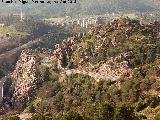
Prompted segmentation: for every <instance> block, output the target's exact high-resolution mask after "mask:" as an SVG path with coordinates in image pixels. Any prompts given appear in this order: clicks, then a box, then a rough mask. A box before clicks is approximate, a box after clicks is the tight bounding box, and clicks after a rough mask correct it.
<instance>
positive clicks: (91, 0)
mask: <svg viewBox="0 0 160 120" xmlns="http://www.w3.org/2000/svg"><path fill="white" fill-rule="evenodd" d="M159 5H160V1H158V0H79V1H78V0H77V3H76V4H74V3H73V4H52V5H49V4H40V3H39V4H34V3H32V2H31V0H30V4H26V5H22V4H18V3H17V4H4V3H0V11H3V13H4V12H7V13H8V12H9V13H16V12H20V9H23V11H25V13H26V14H32V15H33V14H34V15H35V14H36V15H43V16H60V15H79V14H80V15H81V14H92V15H94V14H105V13H108V12H109V13H111V12H126V11H127V12H129V11H136V12H151V11H154V10H158V9H159ZM1 13H2V12H1Z"/></svg>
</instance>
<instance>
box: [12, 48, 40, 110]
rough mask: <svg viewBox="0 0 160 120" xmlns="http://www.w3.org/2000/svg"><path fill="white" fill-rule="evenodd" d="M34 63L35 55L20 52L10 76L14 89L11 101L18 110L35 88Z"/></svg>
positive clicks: (36, 78)
mask: <svg viewBox="0 0 160 120" xmlns="http://www.w3.org/2000/svg"><path fill="white" fill-rule="evenodd" d="M36 61H37V59H36V55H33V54H28V53H27V52H26V51H22V53H21V56H20V59H19V60H18V61H17V64H16V67H15V70H14V71H13V73H12V74H11V76H12V78H13V80H14V82H13V83H14V89H15V90H14V94H13V98H12V100H13V103H14V104H15V106H17V107H18V108H20V109H22V108H23V106H24V105H25V103H27V102H28V101H29V100H30V99H31V98H30V97H31V96H33V95H32V94H33V93H34V92H33V91H34V90H35V88H36V84H37V82H38V77H37V73H36Z"/></svg>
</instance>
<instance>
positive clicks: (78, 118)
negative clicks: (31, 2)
mask: <svg viewBox="0 0 160 120" xmlns="http://www.w3.org/2000/svg"><path fill="white" fill-rule="evenodd" d="M39 27H40V28H41V25H40V26H39ZM159 28H160V23H159V22H157V21H155V22H154V23H150V24H142V23H141V22H140V21H138V20H132V19H129V18H121V19H116V20H114V21H112V22H111V23H108V24H106V25H98V26H96V27H93V28H92V29H91V30H90V31H89V32H88V33H86V34H85V35H83V36H82V37H80V38H78V37H75V38H74V40H75V43H74V44H73V45H70V44H69V43H67V41H63V44H65V45H66V46H67V47H66V48H67V50H68V52H67V58H65V60H64V59H63V60H62V64H64V66H63V67H65V68H68V69H69V68H72V69H78V68H83V70H85V69H86V68H88V69H97V68H98V67H99V66H101V65H103V64H104V63H106V62H107V61H108V60H110V59H112V58H116V57H117V56H122V57H120V59H118V60H117V61H118V62H121V61H124V60H125V61H127V62H128V68H130V69H131V70H132V76H131V77H129V75H127V74H124V75H122V76H121V77H120V78H119V79H117V80H116V81H112V80H110V79H101V80H100V81H99V82H96V80H95V79H94V78H92V77H91V76H89V75H84V74H80V73H76V74H70V75H65V77H64V79H62V75H64V74H63V72H61V71H60V70H57V69H55V68H56V67H55V66H56V65H55V64H56V62H55V61H53V63H52V65H51V66H49V67H46V66H44V65H41V64H39V63H37V64H36V67H37V71H38V73H39V76H41V77H42V78H43V80H44V81H45V82H44V83H42V84H38V87H37V89H36V91H35V96H34V97H33V98H32V101H30V102H29V103H28V104H27V106H26V107H25V110H24V111H25V112H30V113H33V116H32V118H31V119H30V120H51V119H52V120H143V119H150V120H152V119H154V120H158V119H159V116H160V115H159V114H160V97H159V96H160V94H159V92H160V87H159V86H160V79H159V78H160V41H159V40H160V34H159V32H160V29H159ZM64 33H65V32H64ZM52 34H53V36H52V37H51V38H50V39H48V42H47V43H46V45H47V46H50V45H48V44H49V43H53V41H54V40H53V39H52V38H53V37H55V33H54V32H53V33H52V32H51V33H48V34H47V35H48V37H49V36H51V35H52ZM47 35H46V36H47ZM50 40H53V41H51V42H50ZM69 40H70V39H68V41H69ZM42 46H43V45H42ZM99 46H100V47H99ZM126 53H128V54H126ZM65 55H66V54H65ZM123 55H126V56H127V57H123ZM44 56H45V57H46V56H47V55H46V54H44ZM82 59H83V62H80V61H81V60H82ZM121 59H122V60H121ZM117 61H114V63H111V66H112V68H116V66H115V65H116V62H117ZM91 65H92V66H93V68H90V66H91ZM115 70H116V69H115ZM88 71H89V70H88ZM1 74H3V72H1ZM4 119H10V120H18V119H19V118H18V117H16V115H13V116H12V115H11V117H9V116H7V117H6V118H4Z"/></svg>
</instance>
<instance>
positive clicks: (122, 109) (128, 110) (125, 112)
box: [114, 104, 136, 120]
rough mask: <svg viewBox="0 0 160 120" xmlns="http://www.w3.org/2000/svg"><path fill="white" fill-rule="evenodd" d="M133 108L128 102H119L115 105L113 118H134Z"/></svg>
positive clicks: (131, 119)
mask: <svg viewBox="0 0 160 120" xmlns="http://www.w3.org/2000/svg"><path fill="white" fill-rule="evenodd" d="M135 118H136V116H135V113H134V108H133V107H132V106H130V105H128V104H119V105H118V106H117V107H116V112H115V116H114V119H115V120H135Z"/></svg>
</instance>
